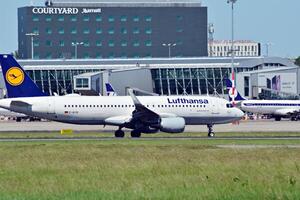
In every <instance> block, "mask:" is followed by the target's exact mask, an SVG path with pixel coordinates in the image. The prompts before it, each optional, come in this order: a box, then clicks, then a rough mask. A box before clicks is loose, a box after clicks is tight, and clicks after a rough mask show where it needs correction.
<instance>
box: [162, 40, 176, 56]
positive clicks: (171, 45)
mask: <svg viewBox="0 0 300 200" xmlns="http://www.w3.org/2000/svg"><path fill="white" fill-rule="evenodd" d="M162 45H163V46H164V47H168V50H169V58H171V47H175V46H176V43H168V44H166V43H163V44H162Z"/></svg>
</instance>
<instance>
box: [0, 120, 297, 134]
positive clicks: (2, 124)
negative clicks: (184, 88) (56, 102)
mask: <svg viewBox="0 0 300 200" xmlns="http://www.w3.org/2000/svg"><path fill="white" fill-rule="evenodd" d="M62 129H72V130H73V131H96V132H112V133H113V132H114V131H115V130H116V129H117V127H113V126H103V125H98V126H97V125H74V124H65V123H59V122H49V121H42V122H15V121H12V120H10V121H0V132H44V131H45V132H49V131H60V130H62ZM213 129H214V132H215V133H218V132H299V133H300V122H297V121H289V120H282V121H274V120H273V119H266V120H248V121H241V122H239V123H236V124H220V125H214V127H213ZM185 132H207V127H206V126H205V125H197V126H194V125H193V126H192V125H188V126H186V128H185Z"/></svg>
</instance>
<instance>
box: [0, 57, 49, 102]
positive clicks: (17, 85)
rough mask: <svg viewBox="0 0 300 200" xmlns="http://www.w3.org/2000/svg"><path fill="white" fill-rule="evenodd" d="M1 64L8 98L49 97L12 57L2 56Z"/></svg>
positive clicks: (0, 58)
mask: <svg viewBox="0 0 300 200" xmlns="http://www.w3.org/2000/svg"><path fill="white" fill-rule="evenodd" d="M0 64H1V67H2V73H3V77H4V81H5V85H6V89H7V96H8V98H17V97H39V96H48V95H47V94H45V93H44V92H43V91H42V90H41V89H40V88H39V87H38V86H37V85H36V84H35V83H34V82H33V81H32V80H31V79H30V77H29V76H28V75H27V74H26V72H25V71H24V69H23V68H22V67H21V66H20V65H19V63H18V62H17V61H16V60H15V59H14V57H13V56H12V55H3V54H0Z"/></svg>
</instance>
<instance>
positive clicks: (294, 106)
mask: <svg viewBox="0 0 300 200" xmlns="http://www.w3.org/2000/svg"><path fill="white" fill-rule="evenodd" d="M241 109H242V110H244V111H247V112H252V113H258V114H271V115H277V116H285V115H287V113H292V112H297V111H298V112H299V111H300V101H299V100H245V101H243V102H242V104H241Z"/></svg>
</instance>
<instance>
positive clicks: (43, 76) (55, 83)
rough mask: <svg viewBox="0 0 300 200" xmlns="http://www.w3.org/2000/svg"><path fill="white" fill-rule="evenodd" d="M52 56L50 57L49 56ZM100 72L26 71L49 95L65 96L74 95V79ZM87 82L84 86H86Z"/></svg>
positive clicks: (83, 83) (74, 70) (83, 70)
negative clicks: (88, 73) (85, 74)
mask: <svg viewBox="0 0 300 200" xmlns="http://www.w3.org/2000/svg"><path fill="white" fill-rule="evenodd" d="M49 56H50V55H49ZM96 71H100V70H98V69H72V70H66V69H65V70H64V69H61V70H26V73H27V74H28V75H29V76H30V78H31V79H32V80H33V81H34V82H35V83H36V84H37V85H38V87H39V88H41V89H42V90H43V91H44V92H46V93H48V94H53V93H54V92H55V93H57V94H59V95H63V94H71V93H74V85H73V84H74V80H73V77H74V76H76V75H79V74H83V73H87V72H96ZM85 85H86V84H85V81H83V82H82V86H85Z"/></svg>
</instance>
